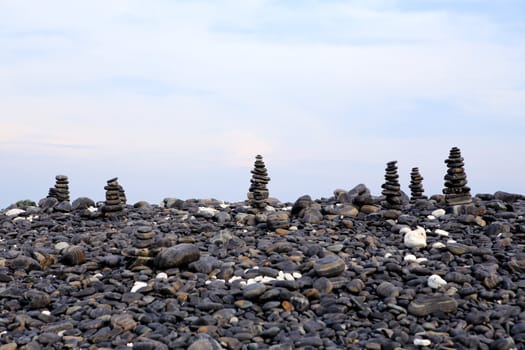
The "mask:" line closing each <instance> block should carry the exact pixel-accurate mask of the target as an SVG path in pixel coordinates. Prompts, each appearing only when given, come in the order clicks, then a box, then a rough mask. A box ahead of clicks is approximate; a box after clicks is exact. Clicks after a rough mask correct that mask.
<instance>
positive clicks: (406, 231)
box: [399, 226, 412, 235]
mask: <svg viewBox="0 0 525 350" xmlns="http://www.w3.org/2000/svg"><path fill="white" fill-rule="evenodd" d="M410 231H412V230H411V229H410V227H408V226H403V227H401V228H400V229H399V233H401V234H402V235H404V234H407V233H408V232H410Z"/></svg>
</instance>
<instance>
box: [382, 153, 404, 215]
mask: <svg viewBox="0 0 525 350" xmlns="http://www.w3.org/2000/svg"><path fill="white" fill-rule="evenodd" d="M385 170H386V174H385V183H384V184H383V185H382V186H381V188H382V189H383V191H382V192H381V193H382V194H383V195H384V196H385V200H384V202H383V203H382V205H383V207H385V208H386V209H395V210H401V203H402V199H401V186H400V185H399V175H398V173H397V160H394V161H391V162H388V163H387V165H386V169H385Z"/></svg>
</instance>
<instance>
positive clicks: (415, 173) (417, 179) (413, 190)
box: [408, 167, 427, 201]
mask: <svg viewBox="0 0 525 350" xmlns="http://www.w3.org/2000/svg"><path fill="white" fill-rule="evenodd" d="M408 187H409V188H410V199H411V200H412V201H416V200H418V199H427V196H425V195H423V192H424V190H423V176H421V174H420V173H419V168H417V167H415V168H412V171H411V172H410V185H409V186H408Z"/></svg>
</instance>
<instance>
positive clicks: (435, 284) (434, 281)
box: [427, 275, 447, 289]
mask: <svg viewBox="0 0 525 350" xmlns="http://www.w3.org/2000/svg"><path fill="white" fill-rule="evenodd" d="M427 285H428V286H429V287H430V288H432V289H437V288H440V287H444V286H446V285H447V281H445V280H444V279H443V278H441V276H439V275H431V276H429V277H428V280H427Z"/></svg>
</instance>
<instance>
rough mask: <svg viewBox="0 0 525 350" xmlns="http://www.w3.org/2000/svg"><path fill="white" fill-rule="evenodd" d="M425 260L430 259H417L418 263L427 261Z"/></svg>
mask: <svg viewBox="0 0 525 350" xmlns="http://www.w3.org/2000/svg"><path fill="white" fill-rule="evenodd" d="M425 261H428V259H427V258H417V259H416V262H417V263H422V262H425Z"/></svg>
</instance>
